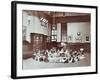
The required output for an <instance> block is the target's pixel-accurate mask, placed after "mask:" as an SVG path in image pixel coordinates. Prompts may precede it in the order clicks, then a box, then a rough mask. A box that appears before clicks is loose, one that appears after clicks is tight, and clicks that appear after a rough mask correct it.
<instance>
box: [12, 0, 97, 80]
mask: <svg viewBox="0 0 100 80" xmlns="http://www.w3.org/2000/svg"><path fill="white" fill-rule="evenodd" d="M97 12H98V8H97V6H88V5H72V4H57V3H40V2H24V1H12V2H11V29H12V30H11V36H12V38H11V48H12V49H11V78H13V79H20V78H38V77H53V76H67V75H83V74H97V72H98V69H97V66H98V65H97V63H98V62H97V55H98V54H97V22H98V19H97V18H98V17H97V16H98V14H97ZM40 17H44V18H46V19H47V20H48V22H47V24H46V27H43V26H42V27H41V22H40V21H41V20H39V19H40ZM80 17H81V19H80ZM60 20H61V21H60ZM44 22H45V21H44ZM60 22H61V23H62V24H59V23H60ZM83 22H84V23H83ZM65 23H67V26H70V28H71V27H72V26H74V27H75V26H76V27H75V29H72V28H73V27H72V28H71V29H70V28H68V31H67V28H66V27H63V28H62V26H65V25H66V24H65ZM54 24H56V26H57V31H55V32H56V34H57V35H52V34H51V32H52V30H51V29H52V28H51V27H52V25H54ZM59 26H61V27H60V28H58V27H59ZM78 26H79V27H81V28H79V27H78ZM83 26H84V27H83ZM85 26H86V27H85ZM88 26H89V28H88V29H87V27H88ZM76 29H77V30H80V32H81V42H75V39H78V40H80V37H78V38H76V36H77V32H78V31H77V30H76ZM83 29H84V30H86V31H87V32H86V33H83V32H84V31H83V32H82V30H83ZM71 30H74V31H71ZM75 30H76V32H75ZM66 32H67V33H68V34H66ZM72 32H75V34H74V33H73V34H71V33H72ZM60 33H61V34H60ZM70 35H71V36H73V37H72V38H71V41H67V37H68V36H70ZM86 35H88V38H89V41H88V42H87V43H86ZM52 36H53V37H55V38H56V40H54V41H53V40H51V38H52ZM84 36H85V37H84ZM48 37H49V42H48V41H47V42H46V40H47V39H48ZM52 46H53V48H52ZM85 47H87V48H85ZM51 48H52V49H51ZM65 48H68V49H66V50H68V51H69V52H68V53H70V54H69V56H70V58H69V57H64V55H65V54H61V55H59V56H58V55H57V56H56V57H55V58H53V61H52V62H50V60H51V59H52V57H48V54H49V52H50V51H49V50H51V52H53V51H55V53H58V54H60V53H63V52H62V51H61V49H65ZM47 49H48V50H47ZM37 50H38V53H39V52H40V53H44V54H45V56H44V54H41V55H42V58H40V57H39V56H37V54H35V53H36V51H37ZM71 51H72V52H71ZM78 51H79V52H78ZM46 53H47V57H46ZM78 53H79V54H78ZM76 54H77V55H76ZM87 54H88V56H89V57H88V58H87V56H86V57H79V56H80V55H83V56H84V55H87ZM39 55H40V54H39ZM41 55H40V56H41ZM51 55H52V54H51ZM51 55H50V56H51ZM53 56H54V55H53ZM66 56H68V55H66ZM36 57H39V58H36ZM43 57H45V58H43ZM82 58H85V60H87V61H84V59H82ZM81 59H82V60H81ZM34 60H35V61H34ZM87 62H89V63H87ZM73 65H74V66H75V67H73ZM79 65H80V66H79Z"/></svg>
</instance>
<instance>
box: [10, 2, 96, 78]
mask: <svg viewBox="0 0 100 80" xmlns="http://www.w3.org/2000/svg"><path fill="white" fill-rule="evenodd" d="M17 4H29V5H30V4H34V5H49V6H63V7H80V8H94V9H96V25H95V26H96V60H95V61H96V71H95V72H83V73H64V74H50V75H37V76H34V75H33V76H32V75H30V76H21V77H18V76H17V67H16V66H17ZM97 73H98V7H97V6H88V5H73V4H57V3H42V2H26V1H12V2H11V78H13V79H23V78H40V77H56V76H69V75H70V76H72V75H86V74H97Z"/></svg>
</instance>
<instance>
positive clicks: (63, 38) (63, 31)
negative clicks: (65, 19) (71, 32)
mask: <svg viewBox="0 0 100 80" xmlns="http://www.w3.org/2000/svg"><path fill="white" fill-rule="evenodd" d="M61 41H62V42H66V41H67V24H66V23H61Z"/></svg>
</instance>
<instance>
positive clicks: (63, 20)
mask: <svg viewBox="0 0 100 80" xmlns="http://www.w3.org/2000/svg"><path fill="white" fill-rule="evenodd" d="M55 22H56V23H67V22H90V15H85V16H84V15H81V16H66V17H56V19H55Z"/></svg>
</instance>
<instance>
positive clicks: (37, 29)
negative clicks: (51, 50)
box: [23, 12, 48, 42]
mask: <svg viewBox="0 0 100 80" xmlns="http://www.w3.org/2000/svg"><path fill="white" fill-rule="evenodd" d="M28 21H30V23H29V22H28ZM25 26H26V40H27V41H29V42H30V33H39V34H44V35H48V27H44V26H41V22H40V20H39V18H38V17H37V16H33V15H28V14H27V13H26V12H23V27H25Z"/></svg>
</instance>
